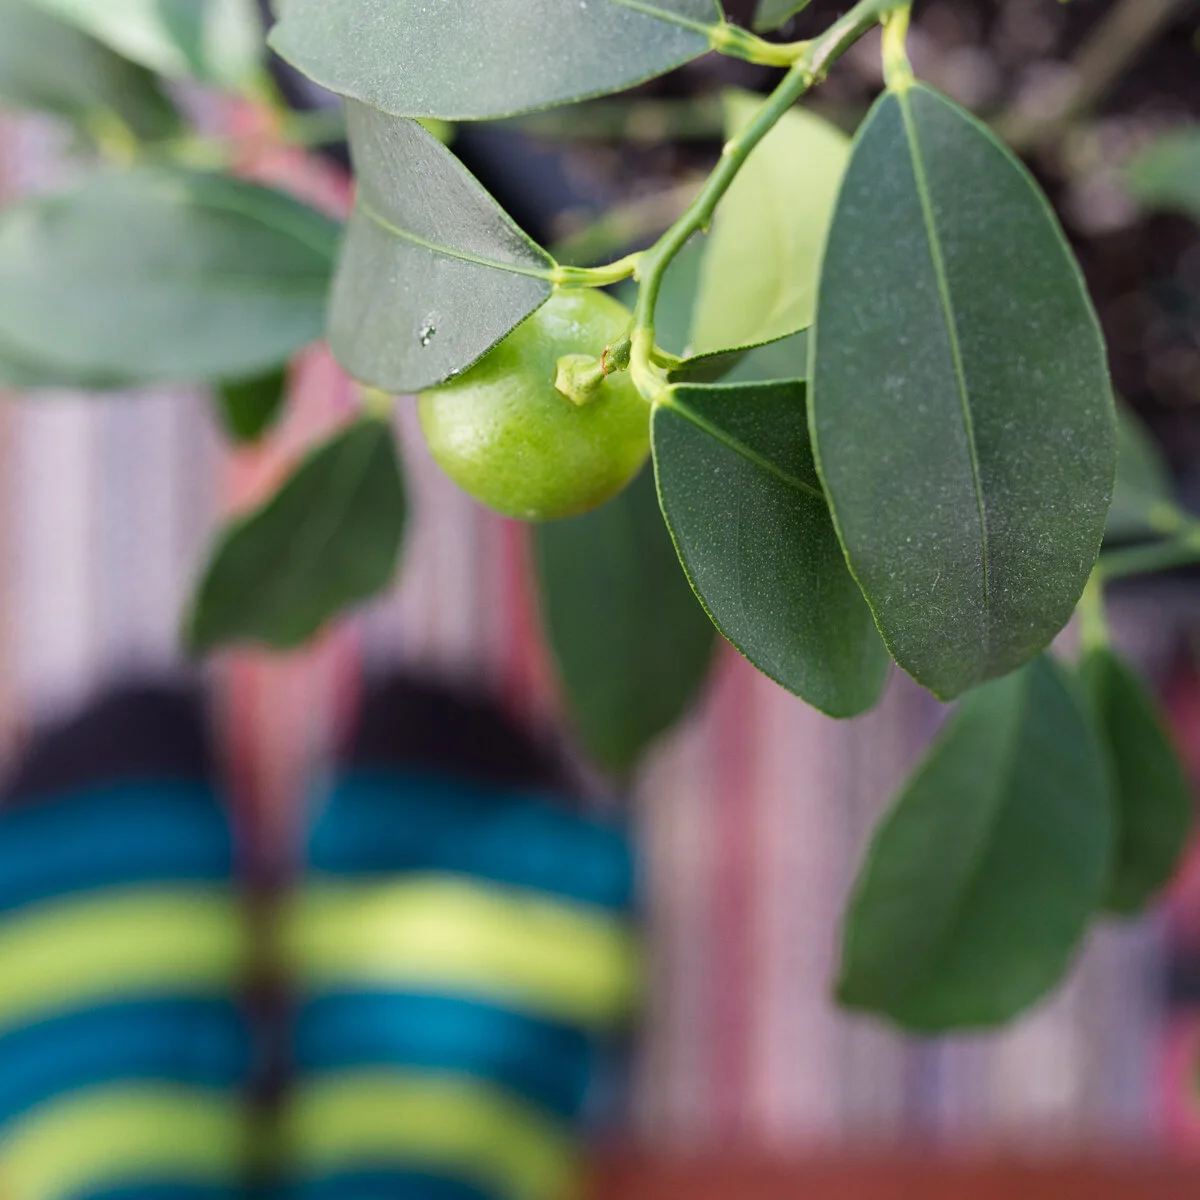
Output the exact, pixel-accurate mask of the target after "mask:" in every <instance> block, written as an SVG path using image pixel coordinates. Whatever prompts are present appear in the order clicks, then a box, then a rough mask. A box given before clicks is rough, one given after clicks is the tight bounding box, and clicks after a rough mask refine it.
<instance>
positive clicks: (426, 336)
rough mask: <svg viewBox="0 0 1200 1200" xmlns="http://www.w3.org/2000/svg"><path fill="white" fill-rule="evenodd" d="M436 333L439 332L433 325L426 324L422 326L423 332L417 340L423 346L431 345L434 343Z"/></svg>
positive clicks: (418, 335)
mask: <svg viewBox="0 0 1200 1200" xmlns="http://www.w3.org/2000/svg"><path fill="white" fill-rule="evenodd" d="M436 333H437V330H436V329H435V328H434V327H433V325H432V324H430V323H429V322H426V323H425V324H424V325H422V326H421V332H420V333H418V334H417V339H418V340H419V341H420V343H421V345H422V346H428V345H429V343H430V342H432V341H433V339H434V335H435V334H436Z"/></svg>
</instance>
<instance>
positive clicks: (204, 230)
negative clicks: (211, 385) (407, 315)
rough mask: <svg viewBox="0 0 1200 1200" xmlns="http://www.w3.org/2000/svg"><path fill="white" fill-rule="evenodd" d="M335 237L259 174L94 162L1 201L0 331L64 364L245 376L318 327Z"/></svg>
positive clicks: (104, 374)
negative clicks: (74, 177) (63, 184)
mask: <svg viewBox="0 0 1200 1200" xmlns="http://www.w3.org/2000/svg"><path fill="white" fill-rule="evenodd" d="M336 239H337V225H336V224H335V223H334V222H333V221H331V220H329V218H327V217H325V216H323V215H321V214H320V213H317V212H315V211H314V210H312V209H310V208H308V207H306V206H305V205H303V204H301V203H300V202H299V201H297V200H294V199H292V198H291V197H289V196H286V195H284V194H282V193H280V192H276V191H273V190H271V189H269V188H264V187H260V186H258V185H256V184H252V183H247V182H244V181H241V180H237V179H232V178H228V177H225V176H220V175H210V174H200V173H194V172H190V171H184V170H178V169H174V168H168V167H143V168H137V169H131V170H128V171H120V170H109V171H105V172H101V173H99V174H96V175H93V176H90V177H89V178H87V179H85V180H84V182H83V183H81V184H80V185H79V186H77V187H75V188H73V189H71V190H69V191H66V192H61V193H57V194H53V195H48V196H41V197H37V198H34V199H31V200H28V201H26V202H24V203H21V204H17V205H15V206H13V207H12V208H9V209H7V210H5V211H4V212H3V213H2V214H0V344H3V345H6V346H9V347H11V348H12V350H13V352H14V353H15V354H16V355H17V356H18V357H19V358H20V359H21V360H22V361H26V362H32V363H39V364H43V365H44V366H46V367H48V368H53V369H54V370H57V371H61V372H62V374H63V375H64V376H67V377H89V378H98V379H104V378H114V379H118V380H121V381H124V382H126V383H154V382H161V381H175V380H230V379H242V378H245V377H247V376H253V375H256V374H258V373H260V372H263V371H266V370H268V369H270V368H273V367H276V366H278V365H279V364H280V363H282V362H284V361H285V360H286V359H287V358H289V357H290V356H291V355H292V354H293V353H295V352H296V351H297V350H299V349H301V348H303V347H304V346H305V345H307V344H308V343H309V342H312V341H314V340H315V339H316V338H318V337H320V336H321V333H322V329H323V326H324V310H325V297H326V293H327V291H328V287H329V279H330V275H331V273H332V267H333V255H334V250H335V246H336Z"/></svg>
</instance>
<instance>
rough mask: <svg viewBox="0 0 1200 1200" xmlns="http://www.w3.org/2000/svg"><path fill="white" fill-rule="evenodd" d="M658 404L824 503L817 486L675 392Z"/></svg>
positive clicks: (728, 448) (821, 493) (739, 454)
mask: <svg viewBox="0 0 1200 1200" xmlns="http://www.w3.org/2000/svg"><path fill="white" fill-rule="evenodd" d="M659 404H660V405H661V406H662V407H663V408H669V409H670V410H671V411H672V412H676V413H678V414H679V415H680V416H681V417H682V418H683V419H684V420H685V421H690V422H691V423H692V424H693V425H695V426H696V428H697V429H699V430H701V431H702V432H704V433H706V434H708V436H709V437H711V438H713V439H714V440H715V441H717V442H720V443H721V445H722V446H724V447H725V448H726V449H727V450H732V451H733V452H734V453H735V454H737V455H738V456H739V457H741V458H744V459H745V460H746V461H747V462H750V463H753V464H754V465H755V466H756V467H759V468H760V469H761V470H763V471H767V472H769V473H770V474H771V475H774V476H775V477H776V478H777V479H781V480H782V481H783V482H784V483H786V484H787V485H788V486H789V487H793V488H796V489H797V490H799V491H802V492H807V493H808V494H809V495H810V496H813V497H814V498H816V499H818V500H820V501H821V503H822V504H824V503H825V494H824V492H822V491H821V490H820V489H819V488H815V487H813V486H812V484H811V483H805V481H804V480H803V479H799V478H797V477H796V476H795V475H792V474H790V473H789V472H788V471H785V470H784V469H783V468H782V467H780V466H777V465H776V464H775V463H773V462H771V460H770V459H769V458H765V457H764V456H763V455H761V454H759V453H757V452H756V451H754V450H751V449H750V447H749V446H747V445H746V444H745V443H744V442H740V441H738V440H737V438H735V437H732V436H730V435H729V434H728V433H726V432H725V431H724V430H723V429H721V428H720V427H719V426H717V425H714V424H713V423H712V422H711V421H709V420H707V419H705V418H704V417H702V416H701V415H700V414H699V413H698V412H696V411H695V409H692V408H689V407H688V406H687V405H686V404H684V403H682V402H681V401H680V400H679V398H678V396H677V394H675V393H672V394H671V396H670V397H669V399H666V400H660V401H659Z"/></svg>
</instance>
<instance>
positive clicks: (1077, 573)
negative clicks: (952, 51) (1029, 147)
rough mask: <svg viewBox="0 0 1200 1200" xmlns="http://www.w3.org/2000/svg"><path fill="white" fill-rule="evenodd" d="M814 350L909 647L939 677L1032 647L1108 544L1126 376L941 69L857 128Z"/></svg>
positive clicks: (830, 462)
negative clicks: (1119, 403) (949, 94)
mask: <svg viewBox="0 0 1200 1200" xmlns="http://www.w3.org/2000/svg"><path fill="white" fill-rule="evenodd" d="M812 350H813V358H812V370H811V373H810V376H809V378H810V380H811V383H812V395H811V407H810V416H811V423H812V430H813V441H814V446H815V450H816V458H817V465H818V469H819V470H820V473H821V477H822V480H823V482H824V484H825V490H826V494H827V495H828V497H829V501H830V506H831V509H832V512H833V517H834V521H835V523H836V525H837V528H838V533H839V535H840V537H841V540H842V544H843V545H844V547H845V549H846V555H847V558H848V559H849V563H850V567H851V570H852V571H853V572H854V574H855V577H856V578H857V580H858V582H859V584H860V586H861V587H862V589H863V592H864V593H865V595H866V597H867V600H868V601H869V602H870V604H871V606H872V609H873V610H874V613H875V618H876V620H877V622H878V623H879V627H880V630H881V631H882V633H883V636H884V639H885V640H886V641H887V643H888V646H889V648H890V649H891V651H892V653H893V654H894V655H895V657H896V660H897V661H898V662H899V663H900V665H901V666H902V667H904V668H905V670H907V671H908V672H909V673H910V674H912V675H913V676H914V677H915V678H916V679H917V680H918V681H919V682H921V683H923V684H925V686H927V687H929V688H930V689H931V690H932V691H934V692H935V693H936V694H937V695H939V696H941V697H943V698H950V697H953V696H957V695H959V694H960V693H961V692H963V691H965V690H966V689H967V688H970V687H973V686H975V685H976V684H979V683H981V682H983V681H984V680H987V679H991V678H996V677H998V676H1001V675H1004V674H1007V673H1008V672H1009V671H1012V670H1013V669H1014V668H1016V667H1018V666H1020V665H1021V664H1022V663H1024V662H1027V661H1029V660H1030V659H1031V658H1032V657H1033V656H1034V655H1036V654H1037V653H1038V652H1039V651H1040V650H1042V649H1044V648H1045V646H1047V645H1048V644H1049V643H1050V641H1051V640H1052V639H1053V638H1054V636H1055V635H1056V634H1057V633H1058V632H1059V630H1060V629H1062V627H1063V626H1064V625H1065V624H1066V622H1067V621H1068V620H1069V619H1070V616H1071V613H1072V612H1073V611H1074V608H1075V604H1076V602H1077V601H1078V599H1079V597H1080V594H1081V593H1082V591H1083V587H1084V584H1085V583H1086V582H1087V579H1088V576H1089V575H1090V573H1091V570H1092V566H1093V564H1094V562H1095V560H1096V555H1097V552H1098V550H1099V547H1100V541H1101V538H1102V536H1103V532H1104V523H1105V518H1106V516H1107V513H1108V507H1109V502H1110V500H1111V498H1112V489H1113V477H1114V473H1115V466H1116V445H1115V443H1116V434H1115V419H1114V409H1113V398H1112V386H1111V382H1110V380H1109V375H1108V368H1107V362H1106V357H1105V348H1104V342H1103V338H1102V336H1101V333H1100V328H1099V324H1098V322H1097V320H1096V316H1095V312H1094V311H1093V309H1092V305H1091V302H1090V300H1089V298H1088V295H1087V292H1086V290H1085V288H1084V284H1083V280H1082V277H1081V275H1080V272H1079V269H1078V266H1077V265H1076V263H1075V260H1074V258H1073V256H1072V254H1071V251H1070V249H1069V247H1068V245H1067V243H1066V240H1065V239H1064V237H1063V235H1062V232H1061V230H1060V228H1059V226H1058V224H1057V222H1056V220H1055V218H1054V215H1053V212H1052V210H1051V209H1050V206H1049V204H1048V203H1047V201H1046V199H1045V197H1044V196H1043V195H1042V194H1041V192H1040V191H1039V190H1038V188H1037V186H1036V184H1035V183H1034V181H1033V179H1032V178H1031V177H1030V175H1029V173H1028V172H1027V171H1026V170H1025V169H1024V168H1023V167H1022V166H1021V164H1020V163H1019V162H1018V161H1017V160H1016V159H1015V158H1014V157H1013V156H1012V155H1011V154H1010V153H1009V151H1008V150H1007V149H1005V147H1003V146H1002V145H1001V144H1000V143H999V142H998V141H997V140H996V139H995V137H994V136H993V135H992V134H991V133H990V132H989V131H988V130H987V129H986V128H985V127H984V126H983V125H981V124H980V123H979V122H977V121H976V120H975V119H974V118H973V117H971V116H969V115H968V114H967V113H965V112H964V111H963V110H962V109H960V108H958V107H957V106H955V105H954V104H952V103H951V102H950V101H948V100H946V99H945V98H944V97H942V96H939V95H938V94H937V93H935V92H933V91H931V90H929V89H928V88H925V87H923V86H919V85H918V86H914V87H911V88H910V89H908V90H906V91H903V92H901V93H888V94H886V95H885V96H883V97H882V98H881V99H880V101H879V102H878V104H877V105H876V107H875V108H874V110H873V111H872V113H871V115H870V117H869V118H868V119H867V121H866V123H865V124H864V126H863V128H862V129H861V130H860V132H859V135H858V138H857V141H856V144H855V147H854V153H853V158H852V161H851V165H850V168H849V171H848V173H847V176H846V180H845V183H844V186H843V188H842V192H841V196H840V198H839V201H838V207H837V212H836V215H835V217H834V221H833V225H832V228H831V231H830V234H829V239H828V245H827V249H826V253H825V258H824V267H823V273H822V281H821V294H820V302H819V307H818V315H817V322H816V329H815V334H814V337H813V339H812Z"/></svg>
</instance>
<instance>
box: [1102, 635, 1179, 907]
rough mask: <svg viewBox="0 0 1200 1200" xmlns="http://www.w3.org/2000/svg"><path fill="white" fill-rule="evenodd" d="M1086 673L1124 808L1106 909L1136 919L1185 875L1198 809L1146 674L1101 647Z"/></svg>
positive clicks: (1118, 817)
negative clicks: (1174, 879)
mask: <svg viewBox="0 0 1200 1200" xmlns="http://www.w3.org/2000/svg"><path fill="white" fill-rule="evenodd" d="M1079 674H1080V678H1081V679H1082V682H1083V686H1084V688H1085V691H1086V694H1087V697H1088V700H1089V702H1090V703H1091V705H1092V711H1093V714H1094V716H1095V718H1096V720H1097V722H1098V726H1099V731H1100V737H1101V740H1102V742H1103V743H1104V746H1105V749H1106V750H1107V752H1108V756H1109V766H1110V778H1111V783H1112V788H1113V796H1114V800H1115V802H1116V823H1117V835H1116V845H1117V849H1116V859H1115V862H1114V864H1113V870H1112V876H1111V879H1110V881H1109V886H1108V894H1107V898H1106V901H1105V904H1106V907H1107V908H1108V909H1109V910H1110V911H1111V912H1115V913H1119V914H1121V915H1124V916H1131V915H1133V914H1136V913H1138V912H1141V911H1142V909H1144V908H1145V907H1146V906H1147V905H1148V904H1149V903H1150V902H1151V901H1152V900H1153V899H1154V897H1155V896H1156V895H1157V894H1158V893H1159V892H1161V891H1162V889H1163V888H1164V887H1166V885H1167V884H1168V883H1169V882H1170V881H1171V878H1172V877H1173V876H1174V874H1175V872H1176V871H1177V870H1178V868H1179V865H1180V862H1181V860H1182V858H1183V855H1184V852H1185V850H1186V849H1187V846H1188V842H1189V838H1190V835H1191V832H1192V828H1193V825H1194V823H1195V802H1194V801H1193V800H1192V790H1191V787H1190V786H1189V784H1188V779H1187V775H1186V774H1185V773H1184V770H1183V765H1182V764H1181V763H1180V761H1179V756H1178V755H1177V754H1176V752H1175V748H1174V746H1172V744H1171V737H1170V734H1168V732H1167V729H1166V726H1165V725H1164V723H1163V719H1162V715H1161V713H1160V712H1159V709H1158V705H1157V703H1156V702H1155V700H1154V698H1153V697H1152V696H1151V695H1150V693H1149V691H1148V690H1147V688H1146V685H1145V684H1144V683H1143V682H1142V679H1141V677H1140V676H1139V675H1138V673H1137V672H1136V671H1134V670H1133V669H1132V668H1130V667H1129V666H1128V665H1127V664H1126V663H1125V662H1123V661H1122V660H1121V658H1120V657H1118V656H1117V655H1116V654H1115V653H1114V652H1113V651H1112V650H1109V649H1107V648H1100V649H1094V650H1090V651H1088V653H1087V654H1085V655H1084V657H1083V660H1082V661H1081V662H1080V664H1079Z"/></svg>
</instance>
